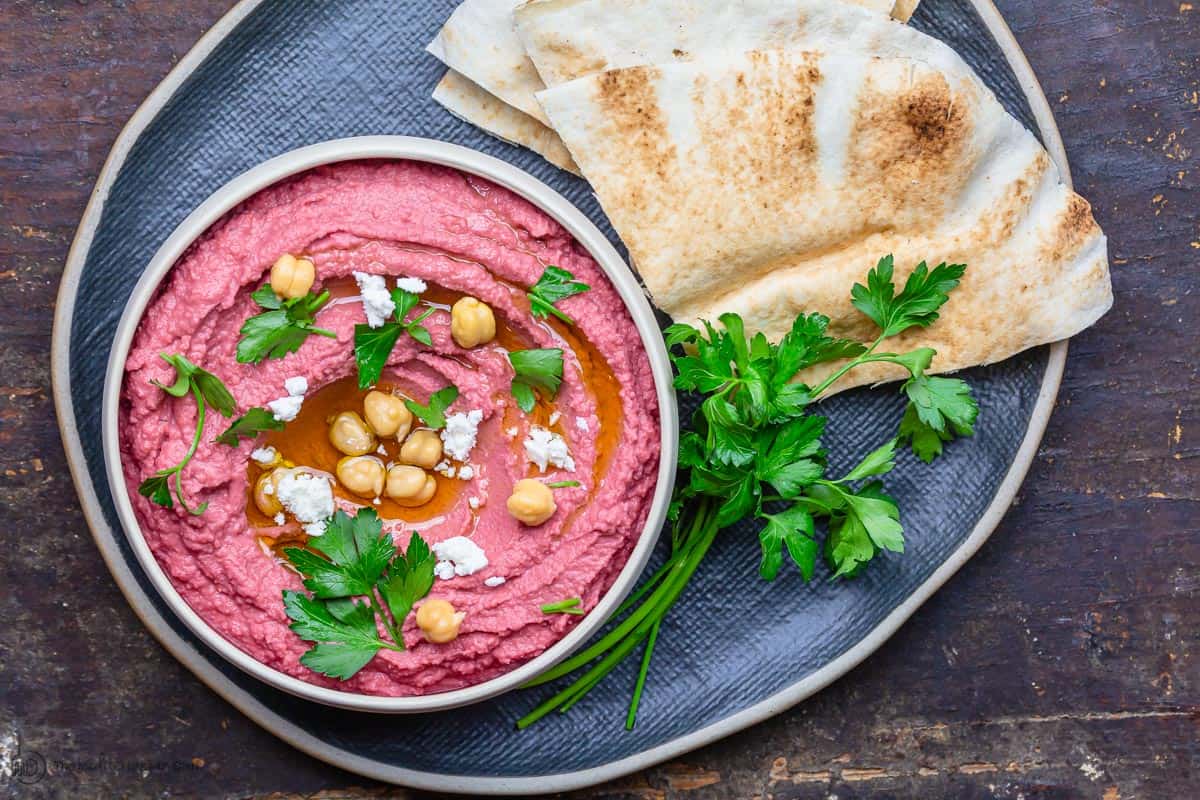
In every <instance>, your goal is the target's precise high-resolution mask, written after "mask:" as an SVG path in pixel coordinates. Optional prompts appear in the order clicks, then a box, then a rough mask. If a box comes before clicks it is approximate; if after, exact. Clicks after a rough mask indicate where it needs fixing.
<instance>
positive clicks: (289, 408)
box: [267, 395, 304, 422]
mask: <svg viewBox="0 0 1200 800" xmlns="http://www.w3.org/2000/svg"><path fill="white" fill-rule="evenodd" d="M302 405H304V396H303V395H301V396H300V397H291V396H288V397H281V398H279V399H278V400H272V401H271V402H269V403H267V408H268V409H270V411H271V413H272V414H274V415H275V419H277V420H279V421H280V422H291V421H292V420H294V419H295V418H296V417H297V416H298V415H299V414H300V406H302Z"/></svg>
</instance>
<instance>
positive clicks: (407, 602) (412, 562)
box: [377, 533, 437, 620]
mask: <svg viewBox="0 0 1200 800" xmlns="http://www.w3.org/2000/svg"><path fill="white" fill-rule="evenodd" d="M436 564H437V558H436V557H435V556H434V555H433V552H432V551H431V550H430V549H429V545H427V544H426V543H425V540H424V539H422V538H421V536H420V534H418V533H413V535H412V538H411V539H409V540H408V550H407V551H406V552H404V553H397V554H396V558H395V559H394V560H393V561H392V563H391V566H389V567H388V571H387V574H386V575H385V576H384V577H383V578H381V579H380V580H379V581H378V584H377V585H378V587H379V593H380V594H381V595H383V599H384V602H386V603H387V606H388V610H389V611H391V612H392V619H395V620H403V619H404V618H405V617H407V616H408V613H409V612H410V611H412V607H413V605H414V604H415V603H416V602H417V601H418V600H420V599H421V598H422V597H424V596H425V595H427V594H429V590H430V589H432V588H433V568H434V566H435V565H436Z"/></svg>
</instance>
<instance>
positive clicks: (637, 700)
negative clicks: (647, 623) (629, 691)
mask: <svg viewBox="0 0 1200 800" xmlns="http://www.w3.org/2000/svg"><path fill="white" fill-rule="evenodd" d="M661 625H662V620H661V619H656V620H655V621H654V625H653V627H651V628H650V639H649V641H647V642H646V649H645V651H643V652H642V666H641V668H640V669H639V670H638V676H637V683H636V684H634V687H633V698H632V699H631V700H630V701H629V713H628V714H626V715H625V730H627V731H631V730H633V723H634V722H635V721H636V720H637V712H638V706H640V705H641V703H642V690H643V689H645V688H646V675H647V674H649V672H650V658H651V656H653V655H654V645H655V643H656V642H658V629H659V627H661Z"/></svg>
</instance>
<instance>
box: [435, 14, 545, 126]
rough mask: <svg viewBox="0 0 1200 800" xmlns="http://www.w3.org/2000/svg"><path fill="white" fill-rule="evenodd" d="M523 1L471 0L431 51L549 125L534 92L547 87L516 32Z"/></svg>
mask: <svg viewBox="0 0 1200 800" xmlns="http://www.w3.org/2000/svg"><path fill="white" fill-rule="evenodd" d="M520 4H521V0H466V2H463V3H460V4H459V6H458V8H456V9H454V13H453V14H451V15H450V19H448V20H446V24H445V25H443V26H442V29H441V30H440V31H438V34H437V36H436V37H435V38H434V40H433V41H432V42H430V43H429V46H428V47H426V48H425V49H426V50H427V51H428V52H430V53H432V54H433V55H434V56H436V57H437V59H438V60H439V61H441V62H442V63H443V64H445V65H446V66H448V67H450V69H452V70H454V71H455V72H457V73H459V74H460V75H463V76H465V77H466V78H468V79H470V80H471V82H472V83H474V84H476V85H477V86H480V87H482V88H483V89H485V90H487V91H488V92H490V93H491V94H492V95H494V96H496V97H498V98H500V99H501V100H503V101H504V102H505V103H508V104H509V105H510V106H513V107H514V108H516V109H518V110H519V111H523V112H524V113H526V114H528V115H529V116H531V117H533V118H534V119H536V120H537V121H538V122H541V123H543V124H548V123H549V120H547V119H546V115H545V113H544V112H543V111H542V107H541V106H539V105H538V102H537V100H536V99H535V98H534V94H535V93H536V92H537V91H539V90H540V89H542V88H544V87H543V85H542V81H541V78H539V77H538V74H537V70H536V69H534V67H533V63H532V62H531V61H530V60H529V58H528V57H527V56H526V55H525V49H524V48H523V47H522V46H521V40H520V39H518V38H517V34H516V32H515V31H514V30H513V19H512V17H513V10H514V9H515V8H516V7H517V6H518V5H520Z"/></svg>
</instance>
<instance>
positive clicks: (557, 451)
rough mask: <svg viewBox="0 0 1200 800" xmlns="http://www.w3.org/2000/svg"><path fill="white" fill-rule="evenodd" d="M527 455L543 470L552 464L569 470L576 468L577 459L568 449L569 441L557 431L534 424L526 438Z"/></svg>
mask: <svg viewBox="0 0 1200 800" xmlns="http://www.w3.org/2000/svg"><path fill="white" fill-rule="evenodd" d="M525 456H526V457H527V458H528V459H529V460H530V461H532V462H533V463H534V464H536V465H537V468H538V469H539V470H541V471H542V472H545V471H546V468H547V467H548V466H550V465H553V466H556V467H558V468H560V469H565V470H568V471H574V470H575V459H573V458H571V454H570V452H568V450H567V441H566V439H563V438H562V437H561V436H559V435H558V434H557V433H552V432H550V431H548V430H546V429H545V428H543V427H540V426H538V425H534V426H533V427H532V428H530V429H529V436H528V438H526V439H525Z"/></svg>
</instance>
